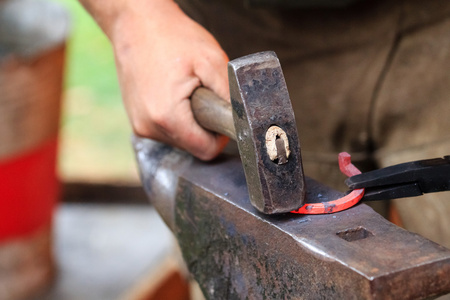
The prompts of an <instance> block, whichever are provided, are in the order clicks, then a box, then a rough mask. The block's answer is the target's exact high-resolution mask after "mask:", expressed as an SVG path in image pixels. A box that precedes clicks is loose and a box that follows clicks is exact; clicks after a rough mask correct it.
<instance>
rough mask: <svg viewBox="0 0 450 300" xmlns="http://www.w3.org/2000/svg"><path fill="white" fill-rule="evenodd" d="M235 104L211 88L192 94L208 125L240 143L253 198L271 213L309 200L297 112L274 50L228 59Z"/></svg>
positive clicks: (202, 122)
mask: <svg viewBox="0 0 450 300" xmlns="http://www.w3.org/2000/svg"><path fill="white" fill-rule="evenodd" d="M228 79H229V84H230V96H231V104H230V103H229V102H227V101H225V100H223V99H221V98H220V97H218V96H217V95H215V94H214V93H213V92H212V91H210V90H208V89H206V88H198V89H197V90H196V91H195V92H194V94H193V95H192V97H191V106H192V110H193V113H194V117H195V118H196V120H197V122H198V123H199V124H200V125H201V126H203V127H204V128H206V129H208V130H211V131H213V132H217V133H221V134H224V135H226V136H228V137H230V138H231V139H233V140H235V141H236V142H237V145H238V148H239V153H240V157H241V161H242V165H243V168H244V173H245V178H246V181H247V187H248V191H249V195H250V202H251V203H252V205H253V206H254V207H255V208H256V209H258V210H259V211H260V212H262V213H265V214H276V213H285V212H289V211H292V210H295V209H298V208H299V207H301V206H302V205H303V204H304V199H305V182H304V175H303V168H302V160H301V153H300V144H299V139H298V134H297V126H296V122H295V116H294V111H293V109H292V105H291V101H290V99H289V93H288V90H287V87H286V81H285V80H284V76H283V72H282V70H281V66H280V62H279V60H278V58H277V56H276V54H275V53H274V52H260V53H256V54H252V55H248V56H244V57H241V58H238V59H235V60H232V61H230V62H229V63H228Z"/></svg>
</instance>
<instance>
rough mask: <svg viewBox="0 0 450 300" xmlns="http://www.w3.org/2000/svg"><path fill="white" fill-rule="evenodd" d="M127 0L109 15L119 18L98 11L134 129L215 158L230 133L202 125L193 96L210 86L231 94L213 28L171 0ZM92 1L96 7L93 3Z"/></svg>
mask: <svg viewBox="0 0 450 300" xmlns="http://www.w3.org/2000/svg"><path fill="white" fill-rule="evenodd" d="M85 1H87V2H89V0H85ZM117 1H119V2H120V0H117ZM121 4H122V8H121V9H120V10H118V11H117V13H116V14H109V15H108V16H109V18H110V19H114V20H113V21H111V20H108V21H105V19H104V17H103V19H102V16H99V14H98V13H97V14H94V16H97V19H98V20H100V22H99V23H100V25H101V26H102V24H103V25H104V26H102V27H104V30H105V32H106V33H107V35H108V36H109V38H110V39H111V41H112V43H113V47H114V52H115V57H116V64H117V70H118V77H119V83H120V86H121V91H122V97H123V100H124V103H125V107H126V109H127V113H128V116H129V119H130V122H131V124H132V127H133V130H134V131H135V133H136V134H137V135H139V136H144V137H148V138H152V139H155V140H158V141H161V142H164V143H167V144H170V145H173V146H176V147H178V148H182V149H185V150H186V151H188V152H190V153H192V154H193V155H194V156H196V157H198V158H200V159H203V160H209V159H212V158H214V157H215V156H216V155H217V154H218V153H220V151H221V150H222V148H223V147H224V146H225V145H226V143H227V142H228V138H226V137H224V136H221V135H216V134H213V133H211V132H208V131H206V130H204V129H203V128H202V127H200V125H198V124H197V122H196V121H195V120H194V117H193V114H192V111H191V106H190V101H189V97H190V96H191V94H192V93H193V91H194V90H195V89H196V88H197V87H199V86H205V87H207V88H209V89H211V90H213V91H214V92H215V93H216V94H218V95H219V96H221V97H222V98H224V99H229V90H228V78H227V62H228V58H227V56H226V54H225V53H224V51H223V50H222V49H221V47H220V45H219V44H218V42H217V41H216V40H215V39H214V37H213V36H212V35H211V34H210V33H209V32H207V31H206V30H205V29H204V28H203V27H201V26H200V25H199V24H197V23H196V22H194V21H193V20H191V19H190V18H189V17H187V16H186V15H185V14H184V13H183V12H182V11H181V9H180V8H179V7H178V6H177V5H176V4H175V3H174V2H173V1H171V0H153V1H122V2H121ZM85 5H86V3H85ZM124 5H125V7H124ZM86 6H87V7H88V9H89V8H90V6H89V3H88V4H87V5H86ZM105 24H106V25H105ZM105 27H106V28H105Z"/></svg>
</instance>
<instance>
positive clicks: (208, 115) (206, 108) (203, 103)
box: [191, 87, 236, 140]
mask: <svg viewBox="0 0 450 300" xmlns="http://www.w3.org/2000/svg"><path fill="white" fill-rule="evenodd" d="M191 107H192V112H193V113H194V117H195V120H196V121H197V122H198V123H199V124H200V125H201V126H202V127H204V128H206V129H208V130H211V131H213V132H217V133H221V134H223V135H226V136H228V137H229V138H231V139H233V140H236V131H235V129H234V123H233V114H232V112H231V103H230V102H228V101H225V100H224V99H222V98H220V97H219V96H218V95H216V94H215V93H214V92H213V91H211V90H209V89H207V88H204V87H199V88H197V89H196V90H195V91H194V93H193V94H192V96H191Z"/></svg>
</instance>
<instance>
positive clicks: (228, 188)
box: [133, 137, 450, 299]
mask: <svg viewBox="0 0 450 300" xmlns="http://www.w3.org/2000/svg"><path fill="white" fill-rule="evenodd" d="M133 144H134V148H135V152H136V158H137V162H138V165H139V169H140V176H141V180H142V183H143V186H144V189H145V191H146V193H147V195H148V197H149V199H150V201H151V203H152V204H153V205H154V207H155V208H156V209H157V210H158V212H159V213H160V215H161V217H162V218H163V219H164V221H165V222H166V224H167V225H168V226H169V227H170V229H171V230H172V231H173V233H174V235H175V236H176V238H177V240H178V242H179V245H180V247H181V250H182V253H183V257H184V259H185V261H186V264H187V266H188V268H189V270H190V272H191V273H192V274H193V276H194V277H195V279H196V280H197V281H198V283H199V284H200V287H201V289H202V291H203V293H204V295H205V297H206V298H207V299H425V298H430V297H435V296H438V295H442V294H446V293H449V292H450V250H449V249H446V248H445V247H443V246H441V245H438V244H436V243H434V242H432V241H429V240H427V239H425V238H423V237H421V236H419V235H417V234H414V233H411V232H408V231H406V230H404V229H402V228H399V227H397V226H395V225H394V224H392V223H390V222H388V221H387V220H385V219H384V218H383V217H381V216H380V215H378V214H377V213H376V212H375V211H373V210H372V209H371V208H370V207H368V206H366V205H365V204H358V205H356V206H354V207H352V208H350V209H347V210H345V211H342V212H338V213H335V214H328V215H297V214H290V213H286V214H279V215H265V214H262V213H260V212H258V211H257V210H256V209H255V208H254V207H253V206H252V205H251V204H250V200H249V194H248V189H247V185H246V181H245V176H244V171H243V169H242V164H241V161H240V158H239V157H235V156H227V155H222V156H220V157H219V158H218V159H216V160H214V161H213V162H209V163H207V162H201V161H198V160H196V159H194V158H193V157H192V156H190V155H189V154H187V153H185V152H183V151H181V150H177V149H174V148H171V147H170V146H167V145H163V144H160V143H157V142H154V141H151V140H148V139H143V138H138V137H134V138H133ZM305 186H306V191H307V193H306V200H307V201H308V198H310V199H317V198H321V199H323V201H324V202H326V201H327V200H328V199H336V198H338V197H341V196H342V195H343V193H341V192H338V191H335V190H333V189H331V188H329V187H327V186H324V185H322V184H320V183H318V182H316V181H314V180H312V179H309V178H306V180H305Z"/></svg>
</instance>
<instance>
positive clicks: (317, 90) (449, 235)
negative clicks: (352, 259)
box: [179, 0, 450, 247]
mask: <svg viewBox="0 0 450 300" xmlns="http://www.w3.org/2000/svg"><path fill="white" fill-rule="evenodd" d="M179 2H180V6H181V7H182V8H183V9H184V10H185V12H186V13H187V14H188V15H190V16H191V17H192V18H194V19H195V20H197V21H198V22H199V23H201V24H202V25H203V26H205V27H206V28H207V29H208V30H210V31H211V32H212V33H213V35H214V36H215V37H216V38H217V40H218V41H219V43H220V44H221V45H222V47H223V48H224V50H225V52H226V53H227V54H228V55H229V57H230V59H233V58H236V57H239V56H243V55H247V54H250V53H254V52H259V51H266V50H274V51H275V52H276V53H277V55H278V57H279V59H280V62H281V66H282V68H283V72H284V75H285V78H286V82H287V86H288V90H289V93H290V96H291V100H292V102H293V105H294V110H295V115H296V120H297V124H298V132H299V135H300V142H301V147H302V155H303V160H304V168H305V173H306V175H309V176H311V177H313V178H316V179H318V180H320V181H322V182H325V183H328V184H330V185H332V186H334V187H339V186H340V189H341V190H342V189H345V187H343V184H342V183H343V181H344V179H345V178H344V176H343V175H341V174H340V172H339V169H338V166H337V154H338V153H339V152H341V151H347V152H349V153H350V154H352V159H353V161H354V162H355V163H356V164H357V165H358V164H359V165H361V166H366V165H369V164H374V165H376V166H378V167H384V166H387V165H391V164H396V163H400V162H405V161H409V160H416V159H424V158H432V157H438V156H443V155H448V154H450V133H449V130H448V129H449V128H450V117H449V116H450V1H448V0H429V1H422V0H410V1H406V0H405V1H400V0H397V1H395V0H386V1H382V0H367V1H361V2H357V3H356V4H354V5H351V6H348V7H345V8H339V9H289V10H286V9H274V8H248V7H246V6H245V5H244V4H243V3H242V1H241V0H209V1H201V0H190V1H188V0H182V1H179ZM448 198H450V196H449V194H448V193H440V194H439V193H438V194H431V195H427V196H426V197H420V198H416V199H407V200H397V202H396V203H397V205H398V207H399V209H400V214H401V216H402V218H403V221H404V223H405V226H406V227H407V228H408V229H410V230H413V231H416V232H419V233H421V234H423V235H425V236H427V237H429V238H431V239H433V240H435V241H437V242H439V243H441V244H444V245H446V246H447V247H450V218H449V217H448V216H449V215H450V201H449V200H450V199H448ZM419 203H420V204H421V205H420V207H421V209H420V211H417V209H416V208H417V207H418V206H419ZM414 212H416V213H414Z"/></svg>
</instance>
